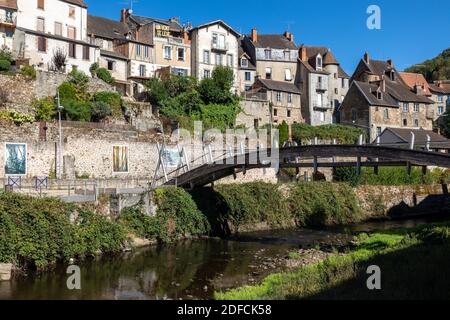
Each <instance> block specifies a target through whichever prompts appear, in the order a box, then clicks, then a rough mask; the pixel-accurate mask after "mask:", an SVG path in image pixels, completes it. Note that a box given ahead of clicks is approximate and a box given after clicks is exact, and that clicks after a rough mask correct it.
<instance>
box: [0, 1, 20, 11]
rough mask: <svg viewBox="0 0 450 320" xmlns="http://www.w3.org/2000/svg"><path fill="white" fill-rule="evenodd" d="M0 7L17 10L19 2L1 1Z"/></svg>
mask: <svg viewBox="0 0 450 320" xmlns="http://www.w3.org/2000/svg"><path fill="white" fill-rule="evenodd" d="M0 7H2V8H9V9H15V10H17V0H0Z"/></svg>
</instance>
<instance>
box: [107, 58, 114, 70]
mask: <svg viewBox="0 0 450 320" xmlns="http://www.w3.org/2000/svg"><path fill="white" fill-rule="evenodd" d="M108 70H109V71H114V61H111V60H108Z"/></svg>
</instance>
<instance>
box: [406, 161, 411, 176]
mask: <svg viewBox="0 0 450 320" xmlns="http://www.w3.org/2000/svg"><path fill="white" fill-rule="evenodd" d="M406 174H407V175H408V176H410V175H411V162H409V161H408V162H406Z"/></svg>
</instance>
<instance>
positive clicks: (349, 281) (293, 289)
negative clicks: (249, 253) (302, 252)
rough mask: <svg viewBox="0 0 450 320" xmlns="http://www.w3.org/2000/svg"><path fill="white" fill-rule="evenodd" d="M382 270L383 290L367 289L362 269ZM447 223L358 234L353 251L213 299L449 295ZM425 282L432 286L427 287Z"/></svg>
mask: <svg viewBox="0 0 450 320" xmlns="http://www.w3.org/2000/svg"><path fill="white" fill-rule="evenodd" d="M370 265H378V266H380V268H381V270H382V279H383V280H382V286H383V288H384V290H381V291H370V290H368V289H367V287H366V280H367V278H368V275H367V274H366V270H367V267H368V266H370ZM449 268H450V223H447V224H443V225H432V226H425V227H419V228H415V229H400V230H395V231H389V232H376V233H373V234H371V235H367V234H362V235H359V236H358V237H357V239H356V246H355V248H354V250H352V251H351V252H350V253H348V254H346V255H344V256H331V257H329V258H327V259H326V260H324V261H323V262H320V263H316V264H312V265H308V266H306V267H301V268H299V269H297V270H295V271H292V272H284V273H277V274H273V275H270V276H268V277H267V278H266V279H265V280H264V281H263V282H262V283H261V284H259V285H256V286H246V287H242V288H238V289H234V290H231V291H229V292H216V294H215V298H216V299H218V300H278V299H281V300H285V299H433V298H434V299H442V298H450V292H449V290H448V288H449V287H450V276H448V275H447V274H446V273H445V270H448V269H449ZM430 284H432V285H431V286H430Z"/></svg>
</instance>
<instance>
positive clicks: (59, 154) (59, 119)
mask: <svg viewBox="0 0 450 320" xmlns="http://www.w3.org/2000/svg"><path fill="white" fill-rule="evenodd" d="M57 99H58V125H59V147H58V170H57V171H58V172H57V175H56V176H57V178H58V179H62V162H63V159H62V154H63V152H62V126H61V110H62V109H64V107H63V106H62V105H61V99H60V97H59V90H58V96H57Z"/></svg>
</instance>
